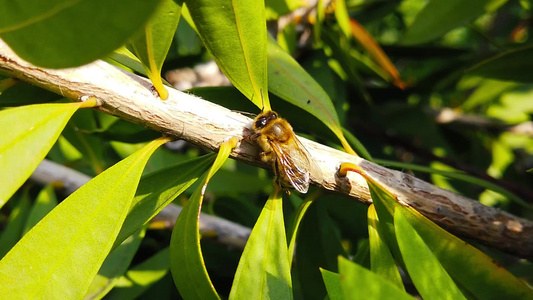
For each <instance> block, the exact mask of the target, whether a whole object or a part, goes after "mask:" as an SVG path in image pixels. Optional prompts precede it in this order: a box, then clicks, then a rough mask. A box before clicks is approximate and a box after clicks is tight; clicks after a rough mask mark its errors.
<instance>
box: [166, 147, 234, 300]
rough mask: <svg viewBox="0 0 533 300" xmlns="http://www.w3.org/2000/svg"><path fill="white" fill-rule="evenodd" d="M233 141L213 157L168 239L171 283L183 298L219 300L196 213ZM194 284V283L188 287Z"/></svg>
mask: <svg viewBox="0 0 533 300" xmlns="http://www.w3.org/2000/svg"><path fill="white" fill-rule="evenodd" d="M236 143H237V141H236V138H233V139H231V140H230V141H228V142H225V143H223V144H222V145H221V146H220V149H219V152H218V155H217V158H216V160H215V162H214V163H213V165H212V166H211V168H210V169H209V171H208V172H207V173H206V174H205V175H204V176H203V177H202V181H201V184H200V185H199V186H198V188H196V190H195V191H194V193H193V194H192V196H191V197H190V198H189V200H188V201H187V204H186V205H185V206H184V207H183V210H182V211H181V213H180V215H179V217H178V219H177V220H176V225H175V226H174V230H172V237H171V239H170V265H171V271H172V277H173V278H174V283H175V284H176V287H177V288H178V290H179V292H180V294H181V296H182V297H183V298H184V299H220V297H219V296H218V294H217V292H216V291H215V288H214V286H213V284H212V283H211V279H210V278H209V275H208V274H207V270H206V268H205V264H204V259H203V257H202V250H201V248H200V235H199V232H200V225H199V221H200V211H201V207H202V202H203V199H204V192H205V189H206V187H207V183H208V182H209V179H210V178H211V177H212V176H213V174H214V173H215V172H216V171H217V170H218V169H219V168H220V167H221V166H222V164H223V163H224V162H225V161H226V160H227V159H228V157H229V154H230V153H231V151H232V149H233V147H234V146H235V145H236ZM191 282H194V284H191Z"/></svg>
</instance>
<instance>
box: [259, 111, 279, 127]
mask: <svg viewBox="0 0 533 300" xmlns="http://www.w3.org/2000/svg"><path fill="white" fill-rule="evenodd" d="M277 117H278V114H277V113H276V112H275V111H271V110H270V111H265V112H262V113H261V114H259V115H258V116H257V117H256V118H255V122H254V128H257V129H259V128H263V127H265V126H266V125H267V124H268V122H270V121H272V120H274V119H276V118H277Z"/></svg>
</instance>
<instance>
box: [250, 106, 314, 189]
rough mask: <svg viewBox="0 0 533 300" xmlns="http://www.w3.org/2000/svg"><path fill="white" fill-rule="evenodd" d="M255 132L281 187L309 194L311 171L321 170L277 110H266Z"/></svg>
mask: <svg viewBox="0 0 533 300" xmlns="http://www.w3.org/2000/svg"><path fill="white" fill-rule="evenodd" d="M252 130H253V131H254V135H253V137H254V138H255V139H256V141H257V143H258V144H259V146H260V147H261V148H262V149H263V152H261V153H260V156H261V160H262V161H264V162H265V163H271V164H272V167H273V169H274V175H275V180H276V181H277V183H278V185H279V186H280V187H283V188H290V187H293V188H294V189H296V190H297V191H298V192H300V193H304V194H305V193H307V190H308V189H309V175H310V172H313V174H317V170H318V169H317V167H316V165H315V164H314V162H313V161H312V160H311V158H310V155H309V153H308V152H307V150H305V147H304V146H303V145H302V143H301V142H300V141H299V140H298V138H297V137H296V135H295V134H294V131H293V130H292V126H291V125H290V124H289V122H287V120H285V119H283V118H280V117H279V116H278V114H277V113H276V112H274V111H266V112H262V113H261V114H259V115H258V116H257V117H256V118H255V120H254V123H253V126H252Z"/></svg>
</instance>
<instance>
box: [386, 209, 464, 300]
mask: <svg viewBox="0 0 533 300" xmlns="http://www.w3.org/2000/svg"><path fill="white" fill-rule="evenodd" d="M394 228H395V230H396V239H397V240H398V245H399V246H400V251H401V252H402V257H403V261H404V262H405V266H406V268H407V272H409V275H410V277H411V280H413V283H414V285H415V287H416V289H417V291H418V292H419V293H420V295H421V296H422V298H423V299H428V300H431V299H465V297H464V296H463V294H462V293H461V292H460V291H459V288H458V287H457V286H456V285H455V283H454V282H453V280H452V278H451V277H450V275H448V273H446V271H445V270H444V268H443V267H442V265H441V264H440V263H439V261H438V260H437V258H436V257H435V255H433V253H431V250H430V249H429V248H428V247H427V246H426V244H425V243H424V241H423V240H422V238H421V237H420V236H419V235H418V233H417V232H416V231H415V229H414V228H413V227H412V226H411V225H410V224H409V222H407V220H406V219H405V217H404V216H403V215H402V213H401V212H400V210H399V209H397V210H396V212H395V213H394Z"/></svg>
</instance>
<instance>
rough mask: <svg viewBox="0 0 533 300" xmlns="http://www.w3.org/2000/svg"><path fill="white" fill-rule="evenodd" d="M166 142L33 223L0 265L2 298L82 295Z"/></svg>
mask: <svg viewBox="0 0 533 300" xmlns="http://www.w3.org/2000/svg"><path fill="white" fill-rule="evenodd" d="M167 140H168V139H158V140H156V141H154V142H152V143H150V144H148V145H147V146H146V147H144V148H143V149H141V150H139V151H138V152H136V153H135V154H133V155H131V156H130V157H128V158H126V159H124V160H122V161H121V162H119V163H117V164H116V165H114V166H113V167H111V168H109V169H107V170H106V171H105V172H103V173H102V174H100V175H98V176H97V177H95V178H94V179H92V180H91V181H89V182H88V183H87V184H85V185H84V186H82V187H81V188H79V189H78V190H77V191H76V192H74V193H73V194H71V195H70V196H69V197H68V198H67V199H65V200H64V201H63V202H61V204H59V205H58V206H57V207H56V208H55V209H54V210H53V211H52V212H50V213H49V214H48V215H46V217H44V218H43V219H42V220H41V222H39V223H38V224H37V225H35V227H33V228H32V229H31V230H30V231H29V232H28V233H27V234H26V235H25V236H24V237H23V238H22V239H21V240H20V241H19V242H18V243H17V244H16V245H15V247H13V249H11V251H10V252H9V253H8V254H6V256H5V257H4V258H3V259H2V260H1V261H0V289H1V290H2V295H3V297H6V298H14V297H16V298H25V299H35V298H44V299H78V298H81V297H83V295H85V293H86V292H87V289H88V288H89V285H90V284H91V282H92V280H93V278H94V276H95V275H96V273H97V272H98V269H99V268H100V266H101V264H102V262H103V261H104V259H105V257H106V256H107V254H108V253H109V251H110V250H111V246H112V245H113V242H114V241H115V239H116V237H117V234H118V232H119V230H120V227H121V225H122V223H123V221H124V219H125V217H126V214H127V212H128V209H129V207H130V204H131V200H132V199H133V196H134V193H135V190H136V188H137V184H138V182H139V179H140V177H141V173H142V170H143V168H144V165H145V164H146V162H147V160H148V158H149V157H150V155H151V154H152V153H153V151H155V149H157V147H158V146H160V145H161V144H162V143H164V142H166V141H167ZM51 282H53V283H54V284H50V283H51Z"/></svg>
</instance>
